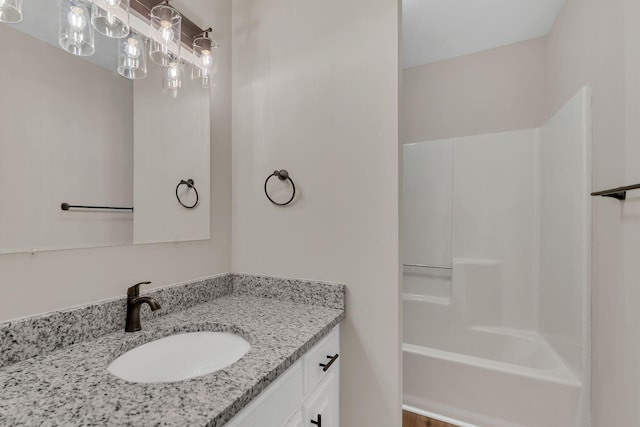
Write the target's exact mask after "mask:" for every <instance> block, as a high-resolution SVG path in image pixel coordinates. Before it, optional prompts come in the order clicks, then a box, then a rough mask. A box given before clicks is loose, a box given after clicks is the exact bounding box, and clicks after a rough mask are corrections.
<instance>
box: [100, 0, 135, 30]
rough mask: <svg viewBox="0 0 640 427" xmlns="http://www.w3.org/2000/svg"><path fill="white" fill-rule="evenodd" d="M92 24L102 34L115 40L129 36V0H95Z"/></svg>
mask: <svg viewBox="0 0 640 427" xmlns="http://www.w3.org/2000/svg"><path fill="white" fill-rule="evenodd" d="M91 24H92V25H93V28H95V30H96V31H97V32H99V33H100V34H103V35H105V36H107V37H111V38H114V39H121V38H123V37H127V36H128V35H129V0H93V5H92V6H91Z"/></svg>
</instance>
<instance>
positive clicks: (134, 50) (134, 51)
mask: <svg viewBox="0 0 640 427" xmlns="http://www.w3.org/2000/svg"><path fill="white" fill-rule="evenodd" d="M124 52H125V53H126V54H127V56H128V57H129V58H133V59H135V58H137V57H139V56H140V46H138V40H136V39H134V38H130V39H128V40H127V44H126V46H125V47H124Z"/></svg>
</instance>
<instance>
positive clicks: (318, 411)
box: [302, 371, 340, 427]
mask: <svg viewBox="0 0 640 427" xmlns="http://www.w3.org/2000/svg"><path fill="white" fill-rule="evenodd" d="M302 409H303V413H304V420H303V424H302V425H303V426H305V427H339V426H340V377H339V375H338V371H333V372H327V375H326V376H325V378H324V379H323V380H322V382H321V383H320V385H319V386H318V387H317V388H316V389H315V390H314V391H313V392H311V394H310V395H309V396H307V398H306V399H305V401H304V403H303V404H302Z"/></svg>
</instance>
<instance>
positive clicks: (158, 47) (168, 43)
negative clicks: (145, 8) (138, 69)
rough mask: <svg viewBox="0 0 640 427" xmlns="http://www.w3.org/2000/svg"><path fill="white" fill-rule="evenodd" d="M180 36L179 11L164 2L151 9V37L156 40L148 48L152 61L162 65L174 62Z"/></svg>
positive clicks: (178, 55)
mask: <svg viewBox="0 0 640 427" xmlns="http://www.w3.org/2000/svg"><path fill="white" fill-rule="evenodd" d="M181 37H182V16H181V15H180V12H178V11H177V10H175V9H174V8H172V7H171V6H169V5H168V4H164V3H163V4H160V5H158V6H155V7H154V8H153V9H151V38H152V39H153V41H154V42H156V44H155V45H154V46H152V49H151V50H150V55H151V60H152V61H153V62H155V63H156V64H159V65H162V66H164V67H167V66H168V65H169V64H173V63H175V62H176V58H180V39H181ZM172 57H173V58H172Z"/></svg>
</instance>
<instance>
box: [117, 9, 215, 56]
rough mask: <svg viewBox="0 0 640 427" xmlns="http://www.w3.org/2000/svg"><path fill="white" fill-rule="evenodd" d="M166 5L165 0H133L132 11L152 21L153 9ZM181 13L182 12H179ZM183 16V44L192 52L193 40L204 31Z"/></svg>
mask: <svg viewBox="0 0 640 427" xmlns="http://www.w3.org/2000/svg"><path fill="white" fill-rule="evenodd" d="M162 3H164V0H131V5H130V7H131V9H132V10H135V11H136V12H137V13H138V14H140V15H141V16H142V17H143V18H145V19H146V20H149V19H150V15H151V9H153V8H154V7H155V6H157V5H159V4H162ZM178 12H180V11H178ZM180 14H181V15H182V30H181V33H182V43H183V44H184V46H183V48H184V47H187V48H188V49H189V50H191V48H192V46H193V39H194V38H195V37H196V36H197V35H199V34H202V33H204V30H203V29H202V28H200V27H199V26H197V25H196V24H194V23H193V21H191V20H190V19H189V18H187V17H186V16H184V14H182V13H180Z"/></svg>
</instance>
